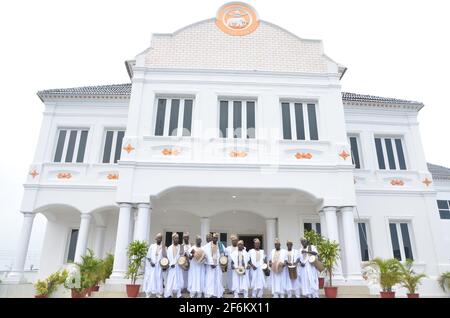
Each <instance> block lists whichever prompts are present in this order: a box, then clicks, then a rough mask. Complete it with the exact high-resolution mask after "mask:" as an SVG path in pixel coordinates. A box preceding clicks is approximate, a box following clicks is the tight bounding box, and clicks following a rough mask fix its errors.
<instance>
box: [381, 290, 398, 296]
mask: <svg viewBox="0 0 450 318" xmlns="http://www.w3.org/2000/svg"><path fill="white" fill-rule="evenodd" d="M380 296H381V298H395V292H384V291H382V292H380Z"/></svg>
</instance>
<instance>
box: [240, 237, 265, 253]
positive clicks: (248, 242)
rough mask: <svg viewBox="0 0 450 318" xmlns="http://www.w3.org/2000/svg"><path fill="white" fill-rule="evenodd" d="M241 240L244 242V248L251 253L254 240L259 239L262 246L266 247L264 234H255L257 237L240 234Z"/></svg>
mask: <svg viewBox="0 0 450 318" xmlns="http://www.w3.org/2000/svg"><path fill="white" fill-rule="evenodd" d="M238 236H239V239H240V240H243V241H244V246H245V248H246V249H247V251H250V250H251V249H252V248H253V246H254V243H253V240H254V239H255V238H257V239H259V240H260V241H261V246H264V239H263V235H262V234H255V235H247V234H238Z"/></svg>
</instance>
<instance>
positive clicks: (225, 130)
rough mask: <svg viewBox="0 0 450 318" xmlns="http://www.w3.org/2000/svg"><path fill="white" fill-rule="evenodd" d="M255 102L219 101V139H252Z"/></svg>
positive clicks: (254, 124)
mask: <svg viewBox="0 0 450 318" xmlns="http://www.w3.org/2000/svg"><path fill="white" fill-rule="evenodd" d="M255 105H256V101H254V100H223V99H221V100H220V101H219V133H220V138H244V139H253V138H255V135H256V106H255Z"/></svg>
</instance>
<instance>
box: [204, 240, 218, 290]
mask: <svg viewBox="0 0 450 318" xmlns="http://www.w3.org/2000/svg"><path fill="white" fill-rule="evenodd" d="M218 240H219V233H214V235H213V237H212V241H211V242H209V243H208V244H206V245H205V246H204V247H203V250H204V252H205V255H206V275H205V289H204V294H205V297H206V298H210V297H217V298H221V297H222V296H223V286H222V269H221V268H220V266H219V257H220V251H219V246H218V244H217V241H218Z"/></svg>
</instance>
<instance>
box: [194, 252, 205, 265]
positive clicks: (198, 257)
mask: <svg viewBox="0 0 450 318" xmlns="http://www.w3.org/2000/svg"><path fill="white" fill-rule="evenodd" d="M205 256H206V255H205V252H204V251H203V250H202V249H198V250H196V251H195V253H194V259H195V260H196V261H197V263H202V262H203V261H204V260H205Z"/></svg>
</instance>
